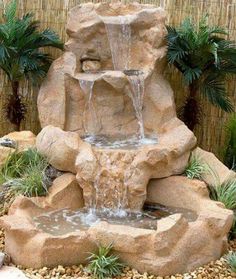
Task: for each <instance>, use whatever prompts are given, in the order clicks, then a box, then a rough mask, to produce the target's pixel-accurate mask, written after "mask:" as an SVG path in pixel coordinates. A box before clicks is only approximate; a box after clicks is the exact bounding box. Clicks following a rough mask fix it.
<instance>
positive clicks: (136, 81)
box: [125, 71, 145, 141]
mask: <svg viewBox="0 0 236 279" xmlns="http://www.w3.org/2000/svg"><path fill="white" fill-rule="evenodd" d="M125 73H126V74H127V75H128V79H129V82H130V85H131V90H130V91H129V97H130V98H131V100H132V103H133V106H134V110H135V114H136V118H137V120H138V125H139V135H138V138H139V140H141V141H142V140H144V138H145V134H144V124H143V112H142V110H143V98H144V74H143V73H142V72H141V71H125Z"/></svg>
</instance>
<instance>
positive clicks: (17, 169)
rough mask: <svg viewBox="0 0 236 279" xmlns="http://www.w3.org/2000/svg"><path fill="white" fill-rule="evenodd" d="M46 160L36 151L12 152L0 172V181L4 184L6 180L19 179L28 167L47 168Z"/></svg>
mask: <svg viewBox="0 0 236 279" xmlns="http://www.w3.org/2000/svg"><path fill="white" fill-rule="evenodd" d="M47 165H48V163H47V161H46V159H45V158H44V157H43V156H42V155H41V154H40V153H38V152H37V150H36V149H33V148H32V149H28V150H26V151H24V152H19V153H17V152H14V153H12V154H10V155H9V156H8V158H7V160H6V163H5V164H4V166H3V167H2V169H1V170H0V179H1V180H2V181H3V182H5V181H7V180H11V179H15V178H19V177H21V176H22V174H23V173H24V172H25V171H27V169H28V168H30V167H36V166H40V167H41V168H43V167H44V166H47Z"/></svg>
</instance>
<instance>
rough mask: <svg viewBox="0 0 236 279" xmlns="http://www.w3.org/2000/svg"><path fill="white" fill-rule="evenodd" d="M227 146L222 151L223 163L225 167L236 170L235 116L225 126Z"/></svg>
mask: <svg viewBox="0 0 236 279" xmlns="http://www.w3.org/2000/svg"><path fill="white" fill-rule="evenodd" d="M226 132H227V133H226V134H227V145H226V149H225V150H224V163H225V165H226V166H227V167H229V168H231V169H233V170H235V169H236V115H234V116H233V117H231V119H230V120H229V122H228V124H227V126H226Z"/></svg>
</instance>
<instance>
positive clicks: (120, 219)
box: [33, 204, 197, 235]
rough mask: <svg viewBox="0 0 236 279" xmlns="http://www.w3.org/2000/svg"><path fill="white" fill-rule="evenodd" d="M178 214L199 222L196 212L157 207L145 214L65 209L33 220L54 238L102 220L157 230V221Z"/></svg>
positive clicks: (147, 207) (148, 206)
mask: <svg viewBox="0 0 236 279" xmlns="http://www.w3.org/2000/svg"><path fill="white" fill-rule="evenodd" d="M176 213H181V214H182V215H183V216H184V217H185V218H186V220H188V221H189V222H193V221H195V220H196V219H197V214H196V212H194V211H193V210H188V209H185V208H177V207H176V208H175V207H167V206H164V205H159V204H155V205H153V206H150V205H146V206H145V210H144V211H142V212H128V211H125V210H116V211H114V210H113V211H112V210H110V209H103V210H95V209H80V210H77V211H73V210H69V209H62V210H56V211H52V212H48V213H44V214H42V215H39V216H37V217H35V218H33V221H34V223H35V224H36V226H37V228H38V229H40V230H42V231H44V232H46V233H50V234H52V235H63V234H68V233H73V232H78V231H81V230H88V228H90V227H92V226H94V225H96V224H98V223H99V222H102V221H106V222H108V223H109V224H115V225H125V226H131V227H135V228H141V229H149V230H156V229H157V220H160V219H161V218H164V217H168V216H169V218H171V215H173V214H176Z"/></svg>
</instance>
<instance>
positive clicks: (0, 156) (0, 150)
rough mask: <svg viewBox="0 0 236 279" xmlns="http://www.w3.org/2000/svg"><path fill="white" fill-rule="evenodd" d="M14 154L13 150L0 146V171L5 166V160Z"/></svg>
mask: <svg viewBox="0 0 236 279" xmlns="http://www.w3.org/2000/svg"><path fill="white" fill-rule="evenodd" d="M14 152H15V149H13V148H9V147H5V146H0V169H1V168H2V167H3V165H4V164H5V162H6V160H7V158H9V156H10V155H11V154H12V153H14Z"/></svg>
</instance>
